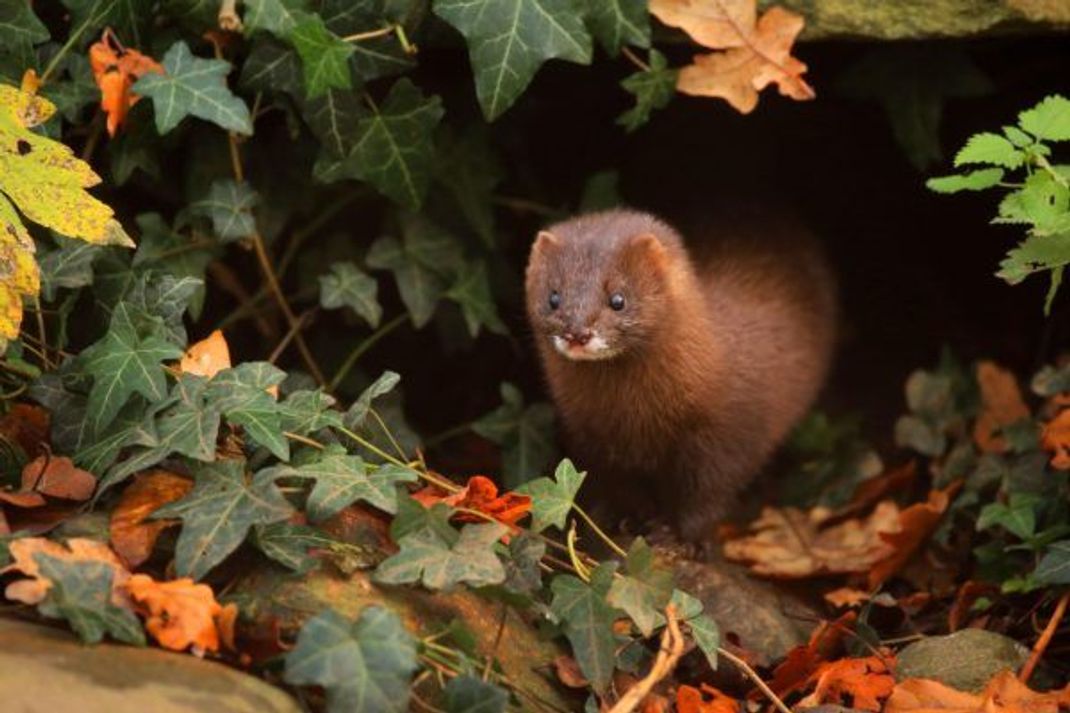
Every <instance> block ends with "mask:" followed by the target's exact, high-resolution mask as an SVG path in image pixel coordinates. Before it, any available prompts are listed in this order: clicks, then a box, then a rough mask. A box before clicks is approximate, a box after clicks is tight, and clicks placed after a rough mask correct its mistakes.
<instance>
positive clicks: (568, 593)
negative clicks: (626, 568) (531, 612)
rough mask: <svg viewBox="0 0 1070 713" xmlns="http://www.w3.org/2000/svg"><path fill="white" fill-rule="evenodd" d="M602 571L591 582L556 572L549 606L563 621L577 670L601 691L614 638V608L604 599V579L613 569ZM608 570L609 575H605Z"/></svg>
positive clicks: (606, 680) (610, 663)
mask: <svg viewBox="0 0 1070 713" xmlns="http://www.w3.org/2000/svg"><path fill="white" fill-rule="evenodd" d="M599 570H603V573H602V574H600V575H599V577H598V578H597V579H596V578H595V577H592V584H590V585H589V584H587V583H585V582H584V581H583V580H581V579H578V578H577V577H573V576H572V575H569V574H564V575H558V576H556V577H554V579H553V581H552V582H551V583H550V589H551V591H552V592H553V600H552V601H551V602H550V609H551V611H553V613H554V614H555V615H556V616H557V618H558V619H560V620H561V621H562V622H563V623H564V630H565V636H566V637H568V641H569V643H570V644H571V645H572V654H573V656H574V657H575V659H576V663H578V664H579V666H580V670H581V671H583V675H584V676H586V677H587V680H588V681H590V682H591V686H592V687H593V688H594V689H595V691H603V690H605V688H606V686H607V685H609V681H610V679H611V677H612V676H613V668H614V663H615V657H614V651H615V650H616V639H615V637H614V635H613V622H614V620H615V619H616V616H617V612H616V611H615V610H614V609H613V607H611V606H610V605H609V604H607V603H606V599H605V597H606V594H607V591H608V582H607V581H606V580H607V579H612V571H611V570H610V571H608V573H605V572H604V571H605V570H606V565H602V566H600V567H599V568H598V569H597V570H596V573H598V572H599ZM607 574H608V576H607Z"/></svg>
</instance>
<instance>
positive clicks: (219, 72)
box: [133, 41, 253, 136]
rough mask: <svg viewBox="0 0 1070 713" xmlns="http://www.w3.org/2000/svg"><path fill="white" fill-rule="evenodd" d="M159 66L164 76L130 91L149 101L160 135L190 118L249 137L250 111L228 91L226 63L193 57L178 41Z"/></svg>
mask: <svg viewBox="0 0 1070 713" xmlns="http://www.w3.org/2000/svg"><path fill="white" fill-rule="evenodd" d="M161 64H163V68H164V71H165V72H166V74H156V73H154V72H149V73H146V74H144V75H143V76H142V77H141V78H140V79H138V80H137V82H136V83H135V84H134V87H133V91H134V93H136V94H139V95H141V96H143V97H148V98H150V99H152V106H153V109H154V110H155V112H156V129H157V131H159V132H160V134H161V135H162V134H166V133H167V132H169V131H171V130H172V129H173V128H175V127H176V126H178V124H179V122H180V121H182V120H183V119H184V118H186V117H187V116H191V115H192V116H195V117H197V118H198V119H204V120H205V121H210V122H212V123H213V124H216V125H217V126H221V127H222V128H224V129H227V130H228V131H234V132H236V133H239V134H245V135H246V136H251V135H252V133H253V122H252V119H251V117H250V115H249V107H247V106H246V105H245V102H244V101H242V100H241V99H240V98H238V97H236V96H235V95H234V94H232V93H231V91H230V89H229V88H227V73H228V72H230V63H229V62H224V61H223V60H220V59H201V58H200V57H194V56H193V53H192V52H190V49H189V45H187V44H186V43H185V42H182V41H179V42H176V43H175V44H173V45H171V49H169V50H167V53H166V54H164V56H163V62H162V63H161Z"/></svg>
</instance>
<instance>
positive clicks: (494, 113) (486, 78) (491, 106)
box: [434, 0, 591, 121]
mask: <svg viewBox="0 0 1070 713" xmlns="http://www.w3.org/2000/svg"><path fill="white" fill-rule="evenodd" d="M434 13H435V14H436V15H438V16H439V17H441V18H442V19H443V20H445V21H446V22H448V23H449V24H451V25H453V26H454V27H455V28H457V30H458V31H460V33H461V34H462V35H464V37H465V40H466V41H467V42H468V56H469V58H470V60H471V62H472V69H473V71H474V72H475V80H476V96H477V97H478V98H479V104H480V106H481V107H482V108H483V115H484V116H485V117H486V118H487V120H488V121H493V120H494V119H496V118H497V117H498V116H500V115H501V114H502V112H504V111H505V110H506V109H508V108H509V107H510V106H512V104H513V103H514V102H515V101H516V100H517V99H518V98H519V97H520V95H521V94H522V93H523V92H524V89H526V88H527V86H528V84H530V83H531V80H532V79H533V78H534V76H535V73H536V72H537V71H538V69H539V67H540V66H541V65H542V63H543V62H545V61H546V60H548V59H552V58H555V57H559V58H561V59H566V60H569V61H571V62H578V63H579V64H589V63H590V61H591V37H590V35H589V34H587V30H586V29H585V28H584V26H583V18H582V16H581V14H580V11H579V8H578V7H576V5H575V4H574V3H573V2H571V1H570V0H485V1H484V2H479V3H473V2H470V0H435V3H434Z"/></svg>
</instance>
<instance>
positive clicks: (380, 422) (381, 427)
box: [368, 408, 406, 458]
mask: <svg viewBox="0 0 1070 713" xmlns="http://www.w3.org/2000/svg"><path fill="white" fill-rule="evenodd" d="M368 413H369V414H370V415H371V417H372V418H374V419H375V422H376V423H377V424H378V425H379V430H381V431H382V432H383V434H384V435H385V436H386V439H387V440H388V441H390V445H392V446H393V447H394V451H395V452H396V453H397V454H398V457H399V458H405V457H406V454H405V449H404V448H402V447H401V444H400V443H398V439H396V438H394V434H393V433H392V432H391V431H390V428H389V427H388V426H387V425H386V421H384V420H383V417H382V416H380V415H379V412H378V411H376V410H375V409H373V408H369V409H368Z"/></svg>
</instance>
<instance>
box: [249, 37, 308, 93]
mask: <svg viewBox="0 0 1070 713" xmlns="http://www.w3.org/2000/svg"><path fill="white" fill-rule="evenodd" d="M246 27H248V25H246ZM303 82H304V79H303V78H302V75H301V65H300V58H299V57H298V56H297V53H296V52H295V51H294V50H293V48H291V47H288V46H287V45H284V44H283V43H282V42H279V41H278V40H275V39H271V38H267V37H261V38H259V39H257V40H256V41H255V42H254V43H253V49H252V51H251V52H249V56H248V57H247V58H246V59H245V64H243V65H242V68H241V78H240V79H239V80H238V84H239V86H241V88H242V89H245V90H247V91H253V92H286V93H287V94H290V95H293V96H299V95H302V94H303V92H302V91H301V88H302V87H303V86H304V84H303Z"/></svg>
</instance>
